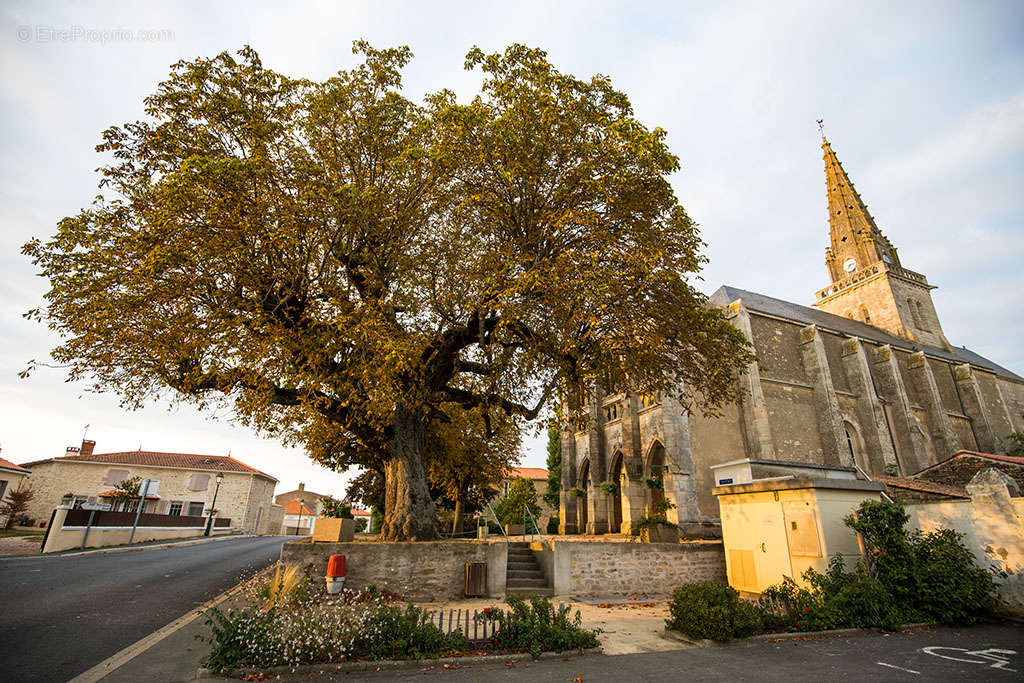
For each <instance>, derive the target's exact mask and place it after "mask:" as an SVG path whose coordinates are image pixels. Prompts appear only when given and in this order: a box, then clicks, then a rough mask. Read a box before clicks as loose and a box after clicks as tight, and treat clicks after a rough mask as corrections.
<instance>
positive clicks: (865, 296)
mask: <svg viewBox="0 0 1024 683" xmlns="http://www.w3.org/2000/svg"><path fill="white" fill-rule="evenodd" d="M818 126H819V128H820V127H821V121H819V122H818ZM821 149H822V151H824V153H825V189H826V192H827V194H828V225H829V235H830V237H831V241H832V243H831V245H830V246H829V247H828V248H827V249H826V250H825V263H826V265H827V266H828V273H829V275H830V276H831V278H832V284H831V285H829V286H828V287H825V288H824V289H821V290H818V293H817V301H815V302H814V305H815V306H816V307H818V308H820V309H821V310H823V311H825V312H827V313H834V314H835V315H841V316H843V317H845V318H853V319H854V320H860V321H862V322H865V323H868V324H869V325H873V326H875V327H878V328H880V329H883V330H885V331H886V332H888V333H890V334H894V335H897V336H899V337H904V338H905V339H909V340H911V341H914V342H916V343H919V344H925V345H928V346H934V347H938V348H945V349H949V348H951V347H950V346H949V342H948V341H946V337H945V335H943V334H942V326H941V325H940V324H939V316H938V314H937V313H936V312H935V304H934V303H933V302H932V297H931V290H932V289H934V287H933V286H932V285H930V284H928V279H927V278H926V277H925V276H924V275H922V274H921V273H915V272H914V271H912V270H907V269H906V268H904V267H903V266H902V265H901V264H900V260H899V257H898V256H897V255H896V249H895V248H893V246H892V243H891V242H889V240H888V239H886V237H885V235H883V234H882V231H881V230H879V229H878V226H877V225H875V219H874V218H872V217H871V214H870V213H868V207H867V206H866V205H865V204H864V202H863V201H862V200H861V198H860V195H859V194H857V190H856V188H854V186H853V183H852V182H850V177H849V176H847V175H846V171H845V170H844V169H843V165H842V164H841V163H839V158H838V157H836V153H835V152H834V151H833V150H832V145H830V144H829V142H828V138H826V137H825V133H824V132H822V134H821Z"/></svg>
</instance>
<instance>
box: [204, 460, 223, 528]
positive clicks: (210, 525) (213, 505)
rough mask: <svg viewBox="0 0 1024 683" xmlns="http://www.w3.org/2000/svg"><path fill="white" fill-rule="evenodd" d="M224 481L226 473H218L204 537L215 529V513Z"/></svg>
mask: <svg viewBox="0 0 1024 683" xmlns="http://www.w3.org/2000/svg"><path fill="white" fill-rule="evenodd" d="M222 481H224V473H223V472H218V473H217V488H215V489H214V490H213V502H212V503H210V516H209V517H208V518H207V520H206V533H205V534H203V536H209V535H210V530H211V529H213V512H214V510H215V509H216V506H217V494H218V493H220V483H221V482H222Z"/></svg>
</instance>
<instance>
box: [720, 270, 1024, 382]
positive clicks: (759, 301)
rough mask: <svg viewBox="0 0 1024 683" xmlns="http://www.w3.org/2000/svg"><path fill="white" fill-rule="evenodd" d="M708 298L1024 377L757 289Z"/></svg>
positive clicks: (960, 351) (962, 352)
mask: <svg viewBox="0 0 1024 683" xmlns="http://www.w3.org/2000/svg"><path fill="white" fill-rule="evenodd" d="M709 299H710V301H711V302H712V303H714V304H718V305H719V306H727V305H729V304H730V303H732V302H733V301H735V300H736V299H743V305H744V306H746V307H747V308H748V309H749V310H751V311H757V312H758V313H765V314H767V315H773V316H776V317H779V318H784V319H786V320H792V321H793V322H798V323H803V324H804V325H811V324H814V325H817V326H818V327H820V328H822V329H825V330H831V331H833V332H838V333H839V334H843V335H847V336H850V337H860V338H861V339H866V340H869V341H873V342H876V343H878V344H890V345H891V346H893V347H895V348H901V349H907V350H909V351H924V352H925V353H926V354H927V355H929V356H933V357H935V358H941V359H942V360H947V361H952V362H954V363H970V364H971V365H974V366H976V367H979V368H984V369H986V370H990V371H992V372H994V373H996V374H997V375H1000V376H1002V377H1005V378H1007V379H1011V380H1015V381H1017V382H1024V377H1021V376H1020V375H1017V374H1016V373H1014V372H1011V371H1010V370H1007V369H1006V368H1004V367H1003V366H1001V365H999V364H997V363H993V362H992V361H990V360H989V359H987V358H985V357H984V356H981V355H979V354H977V353H975V352H974V351H971V350H970V349H967V348H963V347H961V348H954V349H953V350H952V351H947V350H946V349H939V348H935V347H933V346H922V345H920V344H915V343H913V342H911V341H908V340H906V339H903V338H901V337H896V336H893V335H891V334H889V333H888V332H884V331H882V330H880V329H878V328H877V327H874V326H873V325H868V324H867V323H862V322H860V321H859V320H851V319H849V318H844V317H842V316H840V315H834V314H832V313H826V312H825V311H819V310H818V309H817V308H811V307H810V306H801V305H800V304H794V303H791V302H789V301H783V300H782V299H775V298H773V297H770V296H765V295H764V294H758V293H757V292H748V291H747V290H745V289H738V288H736V287H729V286H728V285H723V286H721V287H719V288H718V289H717V290H716V291H715V293H714V294H712V295H711V296H710V297H709Z"/></svg>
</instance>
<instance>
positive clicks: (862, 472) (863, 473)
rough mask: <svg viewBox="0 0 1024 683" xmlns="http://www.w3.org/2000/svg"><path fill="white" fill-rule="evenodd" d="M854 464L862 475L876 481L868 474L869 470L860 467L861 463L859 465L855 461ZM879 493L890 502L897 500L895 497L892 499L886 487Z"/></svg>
mask: <svg viewBox="0 0 1024 683" xmlns="http://www.w3.org/2000/svg"><path fill="white" fill-rule="evenodd" d="M853 466H854V468H856V470H857V472H858V473H859V474H860V476H862V477H864V478H865V479H867V480H868V481H875V480H874V479H872V478H871V477H870V476H869V475H868V473H867V472H865V471H864V470H862V469H861V468H860V465H858V464H857V463H853ZM879 493H880V494H882V498H885V499H886V500H887V501H889V502H890V503H895V502H896V501H895V500H893V499H892V498H891V497H890V496H889V494H888V493H886V492H885V489H882V490H881V491H879Z"/></svg>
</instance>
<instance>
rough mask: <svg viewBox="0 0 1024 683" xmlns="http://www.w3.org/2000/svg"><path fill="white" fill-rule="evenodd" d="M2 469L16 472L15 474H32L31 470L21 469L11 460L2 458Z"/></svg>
mask: <svg viewBox="0 0 1024 683" xmlns="http://www.w3.org/2000/svg"><path fill="white" fill-rule="evenodd" d="M0 468H3V469H5V470H14V471H15V472H24V473H25V474H30V473H31V472H30V470H26V469H25V468H24V467H19V466H17V465H15V464H14V463H13V462H11V461H10V460H4V459H3V458H0Z"/></svg>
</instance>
